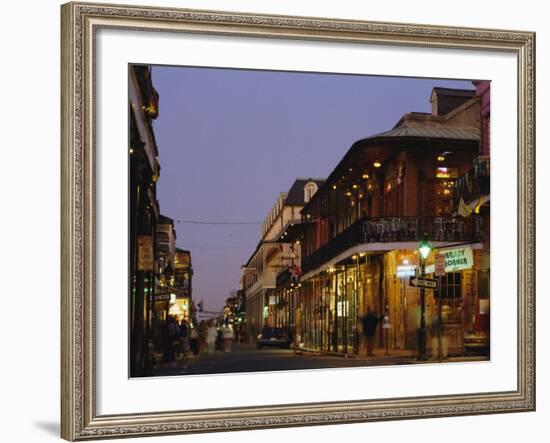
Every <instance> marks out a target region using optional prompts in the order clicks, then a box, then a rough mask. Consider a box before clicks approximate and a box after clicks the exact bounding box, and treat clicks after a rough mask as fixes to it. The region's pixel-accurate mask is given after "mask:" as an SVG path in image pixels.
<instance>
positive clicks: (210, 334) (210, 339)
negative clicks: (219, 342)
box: [206, 322, 218, 354]
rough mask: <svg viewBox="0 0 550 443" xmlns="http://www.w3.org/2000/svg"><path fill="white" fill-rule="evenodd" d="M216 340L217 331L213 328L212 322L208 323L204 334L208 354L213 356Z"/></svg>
mask: <svg viewBox="0 0 550 443" xmlns="http://www.w3.org/2000/svg"><path fill="white" fill-rule="evenodd" d="M217 338H218V330H217V329H216V326H214V323H213V322H210V324H209V326H208V329H207V332H206V345H207V347H208V353H209V354H213V353H214V351H215V349H216V339H217Z"/></svg>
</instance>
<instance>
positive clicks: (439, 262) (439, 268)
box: [434, 254, 445, 277]
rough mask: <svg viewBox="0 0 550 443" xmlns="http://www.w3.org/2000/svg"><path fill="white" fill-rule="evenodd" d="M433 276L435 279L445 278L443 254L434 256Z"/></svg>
mask: <svg viewBox="0 0 550 443" xmlns="http://www.w3.org/2000/svg"><path fill="white" fill-rule="evenodd" d="M434 275H435V276H436V277H444V276H445V255H444V254H437V255H436V256H435V269H434Z"/></svg>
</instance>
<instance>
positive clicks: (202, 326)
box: [199, 320, 208, 355]
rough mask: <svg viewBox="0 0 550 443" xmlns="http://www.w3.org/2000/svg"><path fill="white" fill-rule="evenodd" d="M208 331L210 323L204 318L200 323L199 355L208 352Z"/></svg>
mask: <svg viewBox="0 0 550 443" xmlns="http://www.w3.org/2000/svg"><path fill="white" fill-rule="evenodd" d="M207 331H208V325H207V324H206V322H205V321H204V320H201V322H200V323H199V355H200V354H204V353H205V352H206V335H207Z"/></svg>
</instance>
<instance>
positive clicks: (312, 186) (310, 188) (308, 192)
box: [304, 182, 318, 203]
mask: <svg viewBox="0 0 550 443" xmlns="http://www.w3.org/2000/svg"><path fill="white" fill-rule="evenodd" d="M317 189H318V187H317V184H316V183H315V182H309V183H307V184H306V185H305V186H304V202H305V203H307V202H309V201H310V200H311V197H313V195H314V194H315V193H316V192H317Z"/></svg>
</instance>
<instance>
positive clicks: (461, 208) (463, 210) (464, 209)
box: [457, 197, 472, 218]
mask: <svg viewBox="0 0 550 443" xmlns="http://www.w3.org/2000/svg"><path fill="white" fill-rule="evenodd" d="M457 212H458V215H460V216H461V217H464V218H466V217H469V216H470V214H471V213H472V209H471V208H470V207H469V206H468V205H467V204H466V203H464V199H463V198H462V197H461V198H460V202H459V203H458V211H457Z"/></svg>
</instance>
